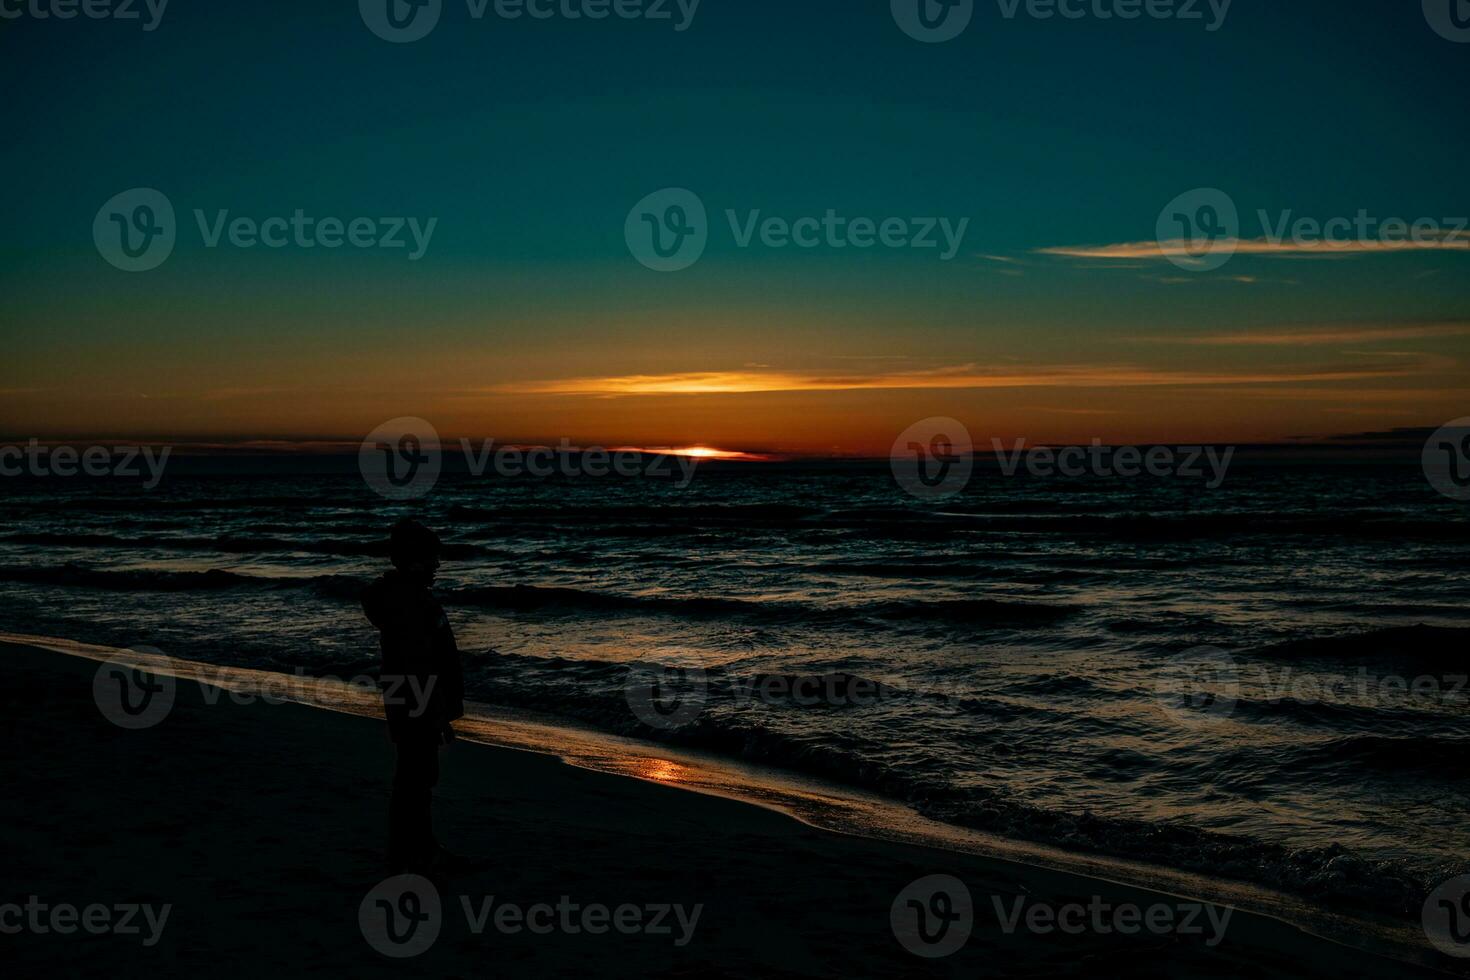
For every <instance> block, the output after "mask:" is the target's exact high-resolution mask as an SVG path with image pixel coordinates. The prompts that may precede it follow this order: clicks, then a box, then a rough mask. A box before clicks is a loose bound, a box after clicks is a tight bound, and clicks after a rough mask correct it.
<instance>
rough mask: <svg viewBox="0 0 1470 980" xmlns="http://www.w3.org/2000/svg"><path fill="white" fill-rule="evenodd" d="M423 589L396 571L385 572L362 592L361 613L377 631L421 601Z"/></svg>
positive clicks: (398, 618) (401, 616) (400, 617)
mask: <svg viewBox="0 0 1470 980" xmlns="http://www.w3.org/2000/svg"><path fill="white" fill-rule="evenodd" d="M424 591H425V589H424V587H423V586H421V585H416V584H414V583H413V582H411V581H409V579H408V577H407V576H406V575H404V574H403V573H402V572H400V571H399V570H398V569H396V568H395V569H393V570H392V571H389V572H386V573H385V574H384V575H383V576H382V577H381V578H379V579H378V580H377V581H376V582H374V583H373V584H371V585H369V586H368V587H367V588H365V589H363V590H362V611H363V612H364V613H366V614H367V618H368V621H369V622H371V623H372V624H373V625H374V626H376V627H377V628H378V629H382V628H383V627H384V626H386V625H388V624H390V623H392V622H394V621H396V620H400V619H402V618H403V616H404V613H405V611H406V610H408V609H409V608H410V607H411V606H412V605H414V604H415V603H417V602H421V601H422V600H423V594H424Z"/></svg>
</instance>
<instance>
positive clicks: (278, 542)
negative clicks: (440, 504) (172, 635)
mask: <svg viewBox="0 0 1470 980" xmlns="http://www.w3.org/2000/svg"><path fill="white" fill-rule="evenodd" d="M0 544H44V545H56V546H59V547H72V548H127V549H134V550H136V549H148V548H162V549H167V550H179V551H217V552H221V553H224V554H291V553H300V554H314V555H337V556H341V557H365V558H387V557H388V540H387V537H386V536H384V535H383V534H382V533H381V531H379V533H378V535H377V537H376V538H374V539H372V540H352V539H348V538H301V539H292V538H283V537H271V536H258V535H249V534H222V535H219V536H218V537H212V538H204V537H174V536H169V535H149V536H146V537H145V536H141V535H120V534H101V533H87V532H55V531H33V532H21V533H17V534H5V535H0ZM509 554H510V553H509V552H505V551H497V550H494V549H490V548H486V547H484V546H481V545H475V544H465V543H461V542H449V543H446V544H445V545H444V547H443V555H444V557H445V558H448V559H465V558H475V557H484V556H487V555H499V556H506V555H509Z"/></svg>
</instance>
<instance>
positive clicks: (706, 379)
mask: <svg viewBox="0 0 1470 980" xmlns="http://www.w3.org/2000/svg"><path fill="white" fill-rule="evenodd" d="M1420 373H1422V371H1421V370H1419V369H1418V368H1417V367H1412V366H1404V365H1392V366H1388V365H1384V366H1380V367H1374V368H1356V369H1351V370H1344V369H1341V368H1320V369H1315V370H1297V371H1289V372H1270V371H1265V372H1262V371H1241V372H1236V373H1231V372H1228V371H1219V370H1216V371H1170V370H1161V369H1157V368H1146V367H1137V366H1133V365H1091V364H1081V365H1079V364H1066V365H1043V366H1036V367H1032V368H1027V369H1017V368H1015V367H1012V366H1007V367H1006V368H1004V369H1001V368H988V369H987V368H981V367H979V366H977V365H975V364H961V365H956V366H952V367H940V368H931V369H928V370H923V371H890V372H884V373H880V374H862V375H854V374H849V375H842V376H830V375H824V374H815V373H800V372H794V371H705V372H685V373H678V374H633V375H620V376H612V377H593V378H565V379H560V380H550V381H527V382H514V383H509V384H503V385H496V386H494V387H493V388H490V389H486V390H487V391H489V392H494V393H497V394H520V395H589V396H600V397H617V396H623V395H729V394H750V393H755V392H777V391H857V390H876V389H946V388H1052V387H1071V388H1133V387H1145V386H1161V385H1188V386H1204V385H1209V386H1217V385H1242V384H1289V383H1309V382H1332V381H1360V380H1365V379H1369V378H1394V377H1408V376H1411V375H1416V374H1420Z"/></svg>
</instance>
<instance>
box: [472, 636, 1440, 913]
mask: <svg viewBox="0 0 1470 980" xmlns="http://www.w3.org/2000/svg"><path fill="white" fill-rule="evenodd" d="M467 663H468V665H469V667H470V673H469V675H468V683H467V690H468V692H469V693H470V696H471V697H472V698H475V699H478V700H482V701H487V702H493V703H497V704H507V705H512V706H516V707H523V708H531V709H536V710H543V711H547V712H550V713H554V714H557V715H560V716H562V717H568V718H573V719H576V720H580V721H585V722H589V723H592V724H594V725H596V726H597V727H599V728H602V729H604V730H608V731H612V732H615V733H618V734H624V735H629V736H633V737H638V738H644V739H651V740H655V741H661V742H667V743H671V744H677V745H680V746H683V747H688V748H695V749H699V750H701V751H708V752H715V753H718V754H722V755H727V756H731V757H735V758H740V759H743V760H745V761H748V762H752V763H757V764H763V765H770V766H774V767H777V768H781V769H786V770H790V771H794V772H800V773H804V774H808V775H814V776H819V777H822V778H828V779H834V780H837V781H840V782H844V783H846V784H849V785H853V786H857V787H859V788H862V789H867V790H870V791H873V792H877V793H880V794H883V795H885V796H889V797H890V798H894V799H899V800H903V801H905V802H908V803H910V804H912V805H913V806H915V807H916V808H917V809H918V810H919V811H920V812H922V813H924V814H925V815H926V816H929V817H931V818H934V819H937V820H942V821H945V822H948V823H952V824H956V825H959V826H966V827H973V828H976V829H979V830H983V831H986V832H989V833H996V834H1000V835H1004V836H1007V837H1012V838H1016V839H1022V840H1030V841H1035V842H1038V843H1043V844H1050V845H1054V846H1059V847H1064V848H1068V849H1072V850H1079V851H1087V852H1092V853H1098V854H1105V855H1109V856H1113V857H1123V858H1130V859H1136V860H1143V861H1148V862H1152V863H1158V864H1164V865H1168V866H1172V867H1178V868H1183V869H1186V870H1191V871H1197V872H1201V873H1206V874H1209V875H1212V876H1223V877H1230V878H1236V879H1239V880H1244V881H1250V882H1254V883H1257V884H1264V885H1267V886H1270V887H1274V888H1285V889H1288V890H1291V891H1294V892H1296V893H1298V894H1301V895H1304V896H1306V897H1309V898H1313V899H1316V900H1320V901H1325V902H1348V903H1351V904H1353V905H1355V906H1358V907H1362V908H1367V909H1371V910H1374V911H1378V912H1386V913H1390V914H1395V915H1408V914H1415V915H1417V912H1418V908H1419V904H1420V903H1421V902H1422V899H1423V896H1424V894H1425V892H1426V890H1427V888H1428V887H1429V885H1430V882H1431V879H1432V877H1433V874H1434V871H1433V869H1427V868H1412V867H1410V866H1408V865H1406V864H1403V863H1399V862H1391V861H1377V860H1370V859H1368V858H1366V857H1363V856H1360V855H1357V854H1354V853H1353V852H1351V851H1349V850H1348V849H1347V848H1344V847H1342V846H1338V845H1333V846H1327V847H1308V848H1291V847H1287V846H1285V845H1281V844H1275V843H1271V842H1266V841H1261V840H1257V839H1254V838H1250V837H1245V836H1238V835H1231V834H1224V833H1220V832H1216V831H1210V830H1205V829H1202V828H1195V827H1189V826H1184V825H1178V824H1164V823H1156V822H1150V821H1146V820H1139V819H1131V818H1123V817H1117V816H1113V815H1104V814H1098V813H1093V812H1066V811H1061V810H1055V809H1049V808H1047V807H1044V806H1040V805H1036V804H1033V803H1030V802H1025V801H1021V800H1017V799H1015V798H1013V797H1011V796H1009V795H1008V794H1006V793H1004V792H1003V791H998V790H993V789H988V788H962V787H958V786H956V785H954V784H953V783H952V782H950V781H948V780H947V779H945V778H944V776H943V774H944V773H946V772H948V771H949V764H948V761H947V760H946V759H945V758H943V757H940V756H929V755H927V754H925V753H924V752H923V751H922V750H916V754H915V755H913V756H912V757H910V758H909V759H908V760H907V762H906V763H905V764H904V765H902V766H898V765H894V764H891V763H886V762H884V761H882V760H881V758H880V756H882V755H883V754H884V753H885V750H887V749H889V748H891V747H890V746H888V745H886V744H880V743H876V742H871V741H869V740H867V739H865V737H864V736H862V735H860V734H858V733H857V732H858V730H857V729H853V728H845V729H843V730H842V731H834V730H830V729H828V730H824V731H823V732H822V733H821V734H820V735H817V734H806V733H802V732H799V731H791V730H785V729H784V728H781V727H777V726H775V725H774V724H772V723H770V722H769V721H768V720H763V716H762V715H761V714H760V713H759V712H751V711H748V710H740V708H741V705H740V704H739V703H738V701H735V700H733V699H732V698H731V696H730V692H731V691H738V690H740V685H741V683H742V682H741V681H740V680H739V679H732V678H729V677H726V676H725V675H723V674H722V673H720V672H718V671H715V672H711V674H710V675H709V678H708V682H707V686H705V687H704V688H703V689H702V690H703V694H702V697H703V699H704V700H703V702H702V705H703V707H702V710H701V711H699V712H698V714H697V715H696V716H695V717H694V718H693V719H692V720H691V721H689V722H688V723H687V724H684V725H682V726H678V727H672V728H670V727H664V726H658V727H651V726H649V725H647V724H645V723H644V722H642V721H640V720H639V719H638V718H637V717H636V715H635V713H634V712H632V711H630V710H629V702H628V691H629V688H630V686H633V687H637V686H640V685H643V684H645V683H646V682H645V681H644V680H643V678H642V675H641V674H639V673H636V672H635V670H636V669H637V668H641V667H648V666H650V665H633V666H631V667H630V665H627V664H614V663H607V662H586V661H572V660H562V659H541V658H534V657H524V656H518V655H500V654H497V655H494V656H490V657H477V658H471V659H470V660H468V661H467ZM814 676H816V677H817V678H821V676H822V675H814ZM572 678H575V680H573V679H572ZM747 683H748V682H747ZM848 683H855V681H849V682H848ZM866 683H867V684H870V685H871V684H875V683H876V682H871V681H869V682H866ZM880 690H884V691H890V690H891V689H887V688H881V689H880ZM902 696H905V692H902V691H899V692H895V693H891V694H885V695H884V696H882V697H879V698H877V699H876V700H875V701H873V702H872V703H873V704H881V703H884V702H886V701H888V700H889V699H890V698H892V697H902ZM765 703H766V704H768V705H770V704H771V703H772V702H771V701H770V700H769V699H767V700H766V701H765ZM776 707H777V708H778V710H779V708H781V707H784V705H777V706H776ZM977 707H981V706H978V705H977ZM983 707H984V708H985V709H986V710H989V709H993V708H996V707H1007V706H999V705H995V704H987V705H984V706H983ZM1466 744H1467V743H1466V742H1464V741H1461V742H1457V743H1456V744H1455V745H1453V746H1450V747H1447V748H1446V749H1445V750H1444V753H1445V754H1446V755H1452V754H1454V753H1457V752H1458V753H1463V751H1464V748H1465V745H1466ZM1002 748H1003V740H1001V739H997V742H996V745H995V749H996V751H997V752H1000V751H1001V749H1002ZM1342 748H1346V749H1347V751H1348V754H1349V755H1350V756H1352V757H1354V758H1358V759H1364V758H1367V759H1375V760H1387V759H1390V758H1393V757H1397V756H1399V755H1400V754H1401V753H1402V752H1404V751H1406V750H1409V749H1410V746H1409V745H1407V744H1405V740H1399V739H1380V740H1375V741H1371V742H1370V741H1359V742H1357V743H1356V745H1355V746H1354V743H1351V742H1349V744H1348V745H1347V746H1342V745H1338V744H1336V743H1324V745H1323V746H1322V747H1321V749H1320V751H1321V755H1322V758H1323V759H1328V758H1330V757H1331V755H1332V753H1334V752H1335V751H1338V750H1339V749H1342ZM1134 756H1136V753H1131V754H1122V755H1119V754H1116V753H1115V755H1114V756H1113V757H1112V761H1113V763H1114V764H1115V767H1119V766H1121V767H1123V768H1126V769H1129V771H1133V770H1134V769H1136V768H1137V765H1138V759H1137V758H1135V757H1134ZM1100 759H1101V761H1103V762H1107V761H1108V759H1109V757H1108V756H1106V755H1105V756H1103V757H1100ZM1303 761H1304V760H1298V762H1299V763H1302V762H1303Z"/></svg>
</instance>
